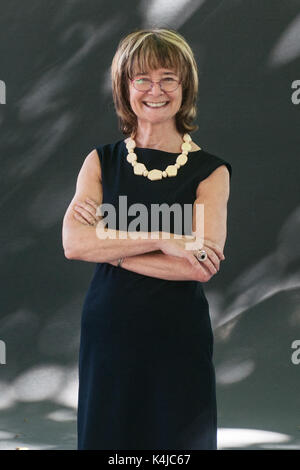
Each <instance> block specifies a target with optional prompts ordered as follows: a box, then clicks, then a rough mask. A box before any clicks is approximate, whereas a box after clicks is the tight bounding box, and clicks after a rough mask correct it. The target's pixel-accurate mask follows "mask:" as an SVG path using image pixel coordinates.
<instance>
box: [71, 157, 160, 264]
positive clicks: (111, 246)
mask: <svg viewBox="0 0 300 470" xmlns="http://www.w3.org/2000/svg"><path fill="white" fill-rule="evenodd" d="M87 197H88V198H90V199H93V200H95V201H96V203H97V204H98V205H100V204H101V203H102V198H103V192H102V182H101V167H100V161H99V157H98V153H97V150H96V149H95V150H92V152H90V153H89V155H88V156H87V157H86V158H85V160H84V163H83V165H82V167H81V169H80V172H79V174H78V178H77V184H76V192H75V195H74V197H73V199H72V201H71V203H70V205H69V207H68V209H67V211H66V213H65V216H64V219H63V227H62V242H63V248H64V253H65V256H66V258H68V259H77V260H83V261H90V262H109V261H111V260H115V259H117V258H119V257H125V256H133V255H139V254H141V253H147V252H150V251H154V250H156V249H157V243H158V240H157V239H155V238H151V237H150V234H148V233H145V232H137V234H138V236H139V237H140V238H137V239H133V238H130V237H128V236H127V232H125V233H124V232H122V233H121V232H120V231H119V230H112V229H109V232H110V236H109V237H108V238H106V239H101V238H99V237H98V236H97V234H96V227H94V226H90V225H84V224H82V223H80V222H79V221H78V220H77V219H76V217H75V216H74V211H73V208H74V206H75V204H76V203H80V202H81V201H83V200H85V199H86V198H87ZM120 234H122V235H125V237H126V238H122V239H120ZM143 235H144V236H147V238H142V236H143Z"/></svg>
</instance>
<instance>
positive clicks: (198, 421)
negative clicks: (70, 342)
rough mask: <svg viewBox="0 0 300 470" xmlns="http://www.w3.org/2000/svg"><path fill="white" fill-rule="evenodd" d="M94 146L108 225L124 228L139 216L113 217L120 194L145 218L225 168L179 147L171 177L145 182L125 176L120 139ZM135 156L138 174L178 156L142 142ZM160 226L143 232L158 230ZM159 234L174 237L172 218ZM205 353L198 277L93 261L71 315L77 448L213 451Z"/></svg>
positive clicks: (186, 198) (206, 323)
mask: <svg viewBox="0 0 300 470" xmlns="http://www.w3.org/2000/svg"><path fill="white" fill-rule="evenodd" d="M97 151H98V155H99V158H100V162H101V170H102V185H103V204H105V203H109V204H113V206H114V207H115V209H116V214H117V217H116V222H115V226H111V227H109V228H115V229H117V230H127V228H128V227H129V224H130V223H131V222H132V221H133V220H134V219H136V218H137V217H138V215H139V212H136V213H134V215H132V214H133V213H132V212H131V213H130V214H131V215H128V214H127V215H126V217H121V221H120V220H119V211H120V212H121V211H122V210H123V211H124V196H126V197H127V199H126V198H125V199H126V201H127V209H129V207H130V206H131V205H132V204H135V203H138V204H141V203H142V204H144V205H145V206H146V207H147V209H148V213H149V214H150V213H151V205H152V204H163V203H167V204H168V205H169V206H171V205H172V204H174V203H179V204H180V205H181V206H182V207H183V205H184V204H193V203H194V201H195V198H196V188H197V186H198V184H199V182H200V181H201V180H203V179H205V178H207V177H208V176H209V175H210V174H211V172H212V171H214V170H215V169H216V168H217V167H219V166H221V165H224V164H225V165H226V166H227V168H228V170H229V173H230V176H231V172H232V169H231V165H230V164H229V163H228V162H227V161H225V160H223V159H221V158H219V157H216V156H214V155H211V154H209V153H208V152H206V151H204V150H198V151H195V152H190V153H189V155H188V161H187V163H186V164H185V165H184V166H182V167H180V169H179V170H178V173H177V176H175V177H167V178H163V179H162V180H157V181H150V180H149V179H148V178H145V177H144V176H138V175H135V174H134V173H133V167H132V166H131V164H130V163H129V162H128V161H127V159H126V156H127V149H126V145H125V142H124V140H119V141H118V142H116V143H113V144H106V145H101V146H100V147H97ZM135 153H136V154H137V157H138V161H139V162H141V163H144V164H145V165H146V167H147V169H148V170H151V169H154V168H157V169H165V168H166V166H167V165H171V164H174V163H175V162H176V158H177V156H178V154H175V153H169V152H164V151H161V150H155V149H148V148H136V149H135ZM119 196H123V200H122V204H123V205H122V207H121V203H120V198H119ZM121 215H122V214H121ZM123 215H124V214H123ZM126 218H127V220H126ZM160 223H161V222H160V221H159V226H158V227H153V226H151V229H150V228H149V230H148V231H149V232H150V231H155V230H161V225H160ZM149 227H150V225H149ZM175 228H176V227H175ZM132 230H135V231H137V230H139V228H138V227H134V228H132ZM142 230H143V231H144V228H143V229H142ZM191 230H192V227H190V231H188V230H186V229H185V230H184V231H182V232H181V233H182V234H184V235H191V233H192V232H191ZM164 231H165V229H164ZM169 231H170V232H172V233H179V232H176V231H174V221H173V219H172V217H170V230H169ZM212 356H213V333H212V328H211V322H210V315H209V305H208V302H207V299H206V297H205V293H204V291H203V287H202V284H201V283H200V282H197V281H173V280H163V279H158V278H154V277H150V276H145V275H141V274H138V273H135V272H133V271H129V270H126V269H125V268H122V267H120V268H118V267H116V266H113V265H111V264H109V263H96V266H95V271H94V275H93V278H92V280H91V283H90V285H89V288H88V291H87V293H86V296H85V299H84V303H83V311H82V320H81V338H80V351H79V394H78V423H77V428H78V450H81V449H105V450H176V449H179V450H193V449H216V448H217V409H216V384H215V370H214V365H213V358H212Z"/></svg>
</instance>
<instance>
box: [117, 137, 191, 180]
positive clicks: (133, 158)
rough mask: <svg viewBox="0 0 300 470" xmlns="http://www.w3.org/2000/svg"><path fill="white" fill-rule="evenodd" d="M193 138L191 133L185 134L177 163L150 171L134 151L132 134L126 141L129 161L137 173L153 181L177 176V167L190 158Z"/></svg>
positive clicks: (134, 144)
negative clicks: (163, 168) (139, 160)
mask: <svg viewBox="0 0 300 470" xmlns="http://www.w3.org/2000/svg"><path fill="white" fill-rule="evenodd" d="M191 143H192V138H191V136H190V135H189V134H184V136H183V144H182V145H181V149H182V152H181V153H180V154H179V155H178V157H177V158H176V163H175V164H174V165H168V166H167V168H166V169H165V170H156V169H154V170H151V171H148V170H147V168H146V167H145V165H144V164H143V163H139V162H138V161H137V155H136V154H135V153H134V149H135V147H136V143H135V141H134V139H133V137H132V136H131V137H130V139H129V140H128V142H127V143H126V148H127V150H128V155H127V161H128V162H129V163H131V165H132V166H133V171H134V174H135V175H143V176H145V177H146V178H148V179H149V180H151V181H154V180H161V179H162V178H163V177H164V178H166V177H167V176H176V175H177V169H178V168H180V167H181V166H183V165H185V164H186V162H187V160H188V157H187V155H188V153H189V150H191V148H192V145H191Z"/></svg>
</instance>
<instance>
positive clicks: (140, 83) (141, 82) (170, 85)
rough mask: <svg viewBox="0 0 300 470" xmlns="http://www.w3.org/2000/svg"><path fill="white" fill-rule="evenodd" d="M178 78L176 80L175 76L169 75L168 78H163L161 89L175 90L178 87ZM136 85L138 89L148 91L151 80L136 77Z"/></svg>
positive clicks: (134, 82)
mask: <svg viewBox="0 0 300 470" xmlns="http://www.w3.org/2000/svg"><path fill="white" fill-rule="evenodd" d="M178 83H179V82H178V80H175V79H174V78H171V77H168V78H163V79H162V80H161V81H160V84H161V89H162V90H163V91H174V90H176V88H177V87H178ZM133 84H134V87H135V88H136V90H138V91H148V90H150V89H151V80H149V79H148V78H136V79H135V80H134V81H133Z"/></svg>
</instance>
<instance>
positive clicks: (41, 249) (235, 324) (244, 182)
mask: <svg viewBox="0 0 300 470" xmlns="http://www.w3.org/2000/svg"><path fill="white" fill-rule="evenodd" d="M149 26H160V27H170V28H174V29H177V30H178V31H179V32H180V33H181V34H183V35H184V36H185V38H186V39H187V40H188V42H189V43H190V45H191V47H192V49H193V50H194V53H195V56H196V60H197V63H198V67H199V78H200V86H199V100H198V119H197V123H198V124H199V131H197V132H196V133H195V134H193V138H194V140H195V141H196V143H197V144H198V145H200V146H201V147H203V148H204V149H206V150H207V151H209V152H210V153H212V154H215V155H217V156H220V157H223V158H225V159H226V160H228V161H229V162H230V163H231V164H232V167H233V175H232V181H231V194H230V202H229V207H228V237H227V242H226V246H225V255H226V261H225V262H224V263H222V265H221V266H222V267H221V270H220V273H219V274H218V275H217V276H215V277H213V278H212V280H211V281H210V282H209V283H207V284H205V285H204V288H205V292H206V295H207V297H208V300H209V303H210V312H211V318H212V322H213V327H214V333H215V366H216V373H217V394H218V426H219V446H220V448H225V449H237V448H240V449H264V448H269V449H273V448H292V449H296V448H298V449H300V434H299V432H300V407H299V405H300V403H299V401H300V400H299V386H300V381H299V377H300V364H298V362H299V359H300V354H299V355H298V356H297V354H295V356H294V357H296V360H294V361H293V360H292V353H293V351H294V350H293V349H292V347H291V345H292V342H293V341H295V340H300V328H299V326H300V306H299V300H300V290H299V284H300V272H299V255H300V249H299V229H300V205H299V175H300V172H299V169H300V163H299V161H300V158H299V144H300V132H299V130H300V129H299V128H300V126H299V124H300V120H299V112H300V104H299V100H300V93H298V92H297V87H299V86H300V82H299V80H300V68H299V65H300V60H299V56H300V2H299V1H297V0H285V1H284V2H283V1H282V0H277V1H276V0H272V1H263V0H256V1H255V0H244V1H237V0H235V1H233V0H226V1H221V0H209V1H208V0H206V1H205V0H194V1H193V0H190V1H189V0H182V1H177V2H169V1H167V0H165V1H163V0H157V1H155V0H152V1H151V0H148V1H147V2H146V1H129V2H121V1H118V2H109V1H96V0H85V1H79V0H72V1H71V0H69V1H64V2H61V1H59V0H31V1H30V2H22V1H21V0H10V1H3V0H1V1H0V80H2V87H1V90H2V101H1V100H0V101H1V105H0V152H1V211H0V214H1V268H2V270H1V272H2V276H1V312H0V315H1V317H0V340H1V341H3V343H1V348H0V351H2V362H6V363H3V364H1V365H0V448H1V449H15V448H16V447H19V446H25V447H28V448H30V449H75V448H76V403H77V355H78V347H79V324H80V315H81V307H82V303H83V299H84V295H85V292H86V290H87V288H88V285H89V282H90V279H91V276H92V273H93V270H94V264H93V263H87V262H80V261H70V260H67V259H66V258H65V257H64V253H63V248H62V240H61V230H62V219H63V216H64V213H65V211H66V209H67V206H68V204H69V202H70V200H71V199H72V197H73V194H74V191H75V183H76V178H77V174H78V171H79V169H80V167H81V165H82V163H83V160H84V158H85V156H86V155H87V154H88V153H89V152H90V151H91V150H92V149H93V148H95V146H97V145H99V144H104V143H110V142H113V141H116V140H119V139H121V138H122V137H123V136H122V134H120V132H119V131H118V127H117V119H116V116H115V112H114V106H113V101H112V95H111V88H110V64H111V60H112V57H113V55H114V52H115V50H116V47H117V44H118V42H119V40H120V39H121V37H122V36H123V35H125V34H127V33H129V32H130V31H131V30H133V29H136V28H139V27H149ZM297 80H298V82H297ZM4 84H5V88H4ZM293 87H294V88H293ZM4 91H6V96H4V95H3V92H4ZM4 98H5V100H4ZM4 346H6V357H5V355H4V352H5V348H4ZM294 352H295V353H297V351H294ZM0 362H1V361H0Z"/></svg>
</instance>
